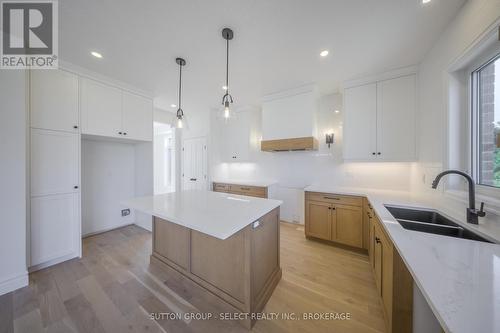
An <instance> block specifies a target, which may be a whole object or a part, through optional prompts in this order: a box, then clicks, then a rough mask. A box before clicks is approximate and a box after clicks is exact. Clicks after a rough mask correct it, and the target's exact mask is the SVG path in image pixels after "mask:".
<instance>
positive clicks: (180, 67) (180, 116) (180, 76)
mask: <svg viewBox="0 0 500 333" xmlns="http://www.w3.org/2000/svg"><path fill="white" fill-rule="evenodd" d="M181 97H182V65H181V64H179V108H178V109H177V118H182V117H183V116H184V111H182V106H181V100H182V98H181Z"/></svg>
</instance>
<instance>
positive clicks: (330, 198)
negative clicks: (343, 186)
mask: <svg viewBox="0 0 500 333" xmlns="http://www.w3.org/2000/svg"><path fill="white" fill-rule="evenodd" d="M323 199H329V200H340V198H332V197H323Z"/></svg>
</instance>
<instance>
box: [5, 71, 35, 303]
mask: <svg viewBox="0 0 500 333" xmlns="http://www.w3.org/2000/svg"><path fill="white" fill-rule="evenodd" d="M26 81H27V80H26V73H25V72H24V71H21V70H2V71H1V74H0V156H1V162H0V184H1V186H0V211H1V212H2V217H1V218H0V295H2V294H5V293H7V292H10V291H12V290H15V289H17V288H21V287H24V286H26V285H27V284H28V272H27V269H26V267H27V266H26V202H27V200H26V175H27V170H26V168H27V163H26V160H27V141H26V138H27V130H26V128H27V125H26V124H27V122H26V120H27V107H26Z"/></svg>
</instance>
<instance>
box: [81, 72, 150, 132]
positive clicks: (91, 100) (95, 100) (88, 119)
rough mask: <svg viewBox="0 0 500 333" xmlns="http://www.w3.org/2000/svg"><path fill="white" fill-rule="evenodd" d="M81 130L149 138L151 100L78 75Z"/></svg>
mask: <svg viewBox="0 0 500 333" xmlns="http://www.w3.org/2000/svg"><path fill="white" fill-rule="evenodd" d="M80 99H81V101H80V103H81V112H82V134H88V135H97V136H104V137H113V138H120V139H130V140H138V141H151V140H152V136H153V103H152V101H151V100H150V99H147V98H145V97H142V96H139V95H136V94H132V93H130V92H127V91H124V90H122V89H119V88H116V87H113V86H110V85H107V84H104V83H101V82H97V81H94V80H91V79H86V78H82V79H81V93H80Z"/></svg>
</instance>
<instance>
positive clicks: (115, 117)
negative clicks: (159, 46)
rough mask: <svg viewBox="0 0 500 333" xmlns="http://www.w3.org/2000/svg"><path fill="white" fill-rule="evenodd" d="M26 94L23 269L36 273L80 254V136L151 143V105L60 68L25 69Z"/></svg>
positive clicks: (112, 87)
mask: <svg viewBox="0 0 500 333" xmlns="http://www.w3.org/2000/svg"><path fill="white" fill-rule="evenodd" d="M89 87H91V89H89ZM29 96H30V98H29V105H30V177H29V178H30V181H29V184H30V209H29V210H30V214H29V215H30V225H29V228H28V233H29V235H28V237H29V239H30V242H29V244H30V249H29V254H30V255H29V258H28V266H29V267H30V270H37V269H40V268H43V267H47V266H50V265H53V264H56V263H59V262H62V261H65V260H68V259H71V258H74V257H79V256H81V230H82V229H81V139H82V137H83V136H85V135H90V136H92V137H94V138H95V137H96V136H97V137H98V138H101V139H106V138H111V139H113V140H116V139H118V140H121V141H122V142H125V143H137V142H148V141H151V140H152V133H153V104H152V99H150V98H146V97H143V96H140V95H137V94H134V93H131V92H128V91H125V90H122V89H120V88H118V87H114V86H111V85H107V84H104V83H101V82H98V81H94V80H92V79H90V78H87V77H82V76H79V75H77V74H75V73H72V72H69V71H65V70H33V71H31V72H30V94H29ZM80 120H82V121H80ZM83 125H84V126H83ZM82 127H83V128H82ZM123 133H127V134H123Z"/></svg>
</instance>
